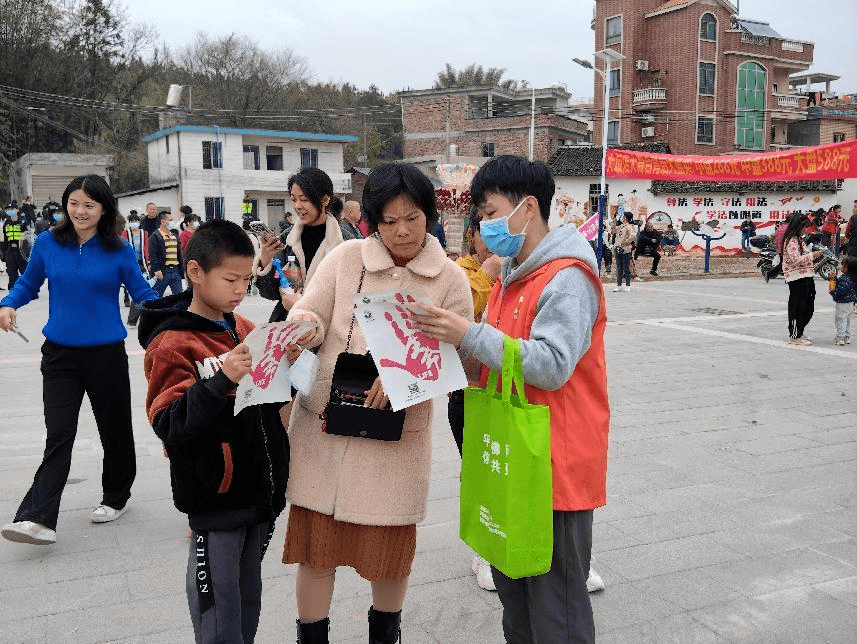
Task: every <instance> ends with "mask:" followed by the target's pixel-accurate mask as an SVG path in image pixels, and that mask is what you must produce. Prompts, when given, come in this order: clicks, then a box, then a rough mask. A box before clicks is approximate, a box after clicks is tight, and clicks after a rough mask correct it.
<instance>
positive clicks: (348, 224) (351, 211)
mask: <svg viewBox="0 0 857 644" xmlns="http://www.w3.org/2000/svg"><path fill="white" fill-rule="evenodd" d="M361 218H362V215H361V213H360V204H359V203H358V202H356V201H346V202H345V206H344V207H343V209H342V219H341V220H340V222H339V228H340V230H342V239H344V240H345V241H348V240H349V239H363V231H362V230H360V220H361Z"/></svg>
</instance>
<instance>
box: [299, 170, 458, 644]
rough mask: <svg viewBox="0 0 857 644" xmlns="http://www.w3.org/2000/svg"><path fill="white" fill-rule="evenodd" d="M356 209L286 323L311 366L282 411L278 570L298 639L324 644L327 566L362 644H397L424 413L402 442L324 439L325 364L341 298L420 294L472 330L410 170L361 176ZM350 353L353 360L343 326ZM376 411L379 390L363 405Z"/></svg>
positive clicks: (426, 200) (422, 464)
mask: <svg viewBox="0 0 857 644" xmlns="http://www.w3.org/2000/svg"><path fill="white" fill-rule="evenodd" d="M363 210H364V212H365V213H366V217H367V220H368V223H369V227H370V233H374V234H371V235H370V237H368V238H366V239H363V240H352V241H347V242H344V243H342V244H340V245H339V246H337V247H336V248H334V249H333V250H331V251H330V253H329V254H328V255H327V257H325V259H324V261H323V262H322V263H321V264H320V265H319V266H318V268H317V270H316V271H315V275H314V276H313V279H312V281H311V282H310V284H309V285H308V286H307V288H306V290H305V291H304V295H303V297H302V298H301V299H300V300H299V301H298V302H297V303H296V304H295V305H294V307H293V308H292V310H291V312H290V315H289V319H292V320H296V319H303V320H311V321H314V322H315V323H316V324H317V331H316V332H315V335H314V337H312V338H311V339H309V340H307V341H306V346H309V347H318V358H319V360H320V362H321V366H320V369H319V373H318V377H317V379H316V382H315V386H314V387H313V389H312V393H311V394H310V395H309V396H303V395H299V396H298V397H297V399H296V402H295V404H294V406H293V411H292V416H291V421H290V423H289V435H290V443H291V464H290V475H289V485H288V499H289V501H290V502H291V504H292V508H291V512H290V514H289V525H288V532H287V535H286V546H285V552H284V555H283V562H284V563H298V564H300V565H299V568H298V573H297V582H296V584H297V588H296V596H297V604H298V616H299V618H300V619H299V620H298V634H299V641H301V642H327V641H328V640H327V632H328V628H329V619H328V615H329V612H330V602H331V597H332V594H333V583H334V575H335V571H336V568H337V567H338V566H350V567H353V568H355V570H356V571H357V572H358V574H360V575H361V576H362V577H364V578H365V579H367V580H369V581H370V582H371V585H372V599H373V605H372V607H371V608H370V610H369V630H370V641H372V642H390V643H393V642H397V641H398V632H399V622H400V617H401V609H402V605H403V604H404V599H405V593H406V591H407V585H408V576H409V575H410V568H411V562H412V561H413V557H414V552H415V547H416V524H417V523H418V522H419V521H421V520H422V519H423V517H424V516H425V511H426V500H427V498H428V486H429V471H430V466H431V421H432V413H433V409H432V403H431V402H424V403H420V404H418V405H414V406H412V407H409V408H408V409H407V412H406V415H405V422H404V430H403V432H402V438H401V440H400V441H398V442H385V441H378V440H371V439H365V438H352V437H343V436H335V435H330V434H326V433H324V432H323V431H322V421H321V420H320V418H319V414H321V412H322V411H323V410H324V407H325V405H326V404H327V401H328V397H329V392H330V382H331V377H332V372H333V368H334V365H335V363H336V358H337V356H338V355H339V353H340V352H342V351H345V350H346V344H347V342H348V334H349V329H350V328H351V327H352V324H351V323H352V318H353V309H354V304H353V300H352V298H353V296H354V294H355V293H357V291H358V286H359V285H360V280H361V276H362V279H363V282H362V287H360V291H361V292H364V293H369V292H372V291H380V290H385V289H393V288H395V289H402V290H407V291H412V292H413V291H418V290H419V291H422V292H424V293H425V294H426V295H427V296H428V297H429V299H431V301H432V302H434V303H435V305H436V306H438V307H441V308H445V309H448V310H450V311H455V312H456V313H458V314H459V315H462V316H465V317H467V318H468V319H472V316H473V300H472V297H471V294H470V286H469V283H468V280H467V276H466V275H465V273H464V271H462V270H461V268H460V267H459V266H457V265H456V264H455V263H454V262H452V261H451V260H449V259H447V257H446V253H445V252H444V250H443V249H442V248H441V246H440V244H439V243H438V241H437V240H436V239H435V238H434V237H432V236H431V235H430V234H428V230H430V229H431V227H432V226H433V225H434V223H435V222H436V221H437V220H438V213H437V210H436V206H435V201H434V190H433V188H432V186H431V183H430V182H429V180H428V179H427V178H426V177H425V176H424V175H423V174H422V173H421V172H419V170H416V169H415V168H413V167H412V166H407V165H403V164H386V165H382V166H379V167H377V168H375V169H374V170H373V171H372V173H371V174H370V175H369V179H368V181H367V184H366V188H365V190H364V193H363ZM348 351H349V352H350V353H365V352H366V351H367V347H366V342H365V340H364V338H363V334H362V332H361V329H360V325H359V324H357V323H356V322H355V323H354V324H353V332H352V335H351V342H350V346H349V348H348ZM387 402H388V398H387V396H385V395H384V392H383V388H382V386H381V383H380V379H378V380H376V382H375V385H374V386H373V387H372V388H371V389H370V390H369V392H368V400H367V404H368V405H369V406H373V407H378V408H382V407H384V406H386V404H387Z"/></svg>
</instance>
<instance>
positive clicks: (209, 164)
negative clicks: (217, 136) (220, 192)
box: [202, 141, 223, 170]
mask: <svg viewBox="0 0 857 644" xmlns="http://www.w3.org/2000/svg"><path fill="white" fill-rule="evenodd" d="M222 146H223V144H222V143H221V142H220V141H203V142H202V167H203V169H204V170H211V169H212V168H222V167H223V152H222V150H223V147H222Z"/></svg>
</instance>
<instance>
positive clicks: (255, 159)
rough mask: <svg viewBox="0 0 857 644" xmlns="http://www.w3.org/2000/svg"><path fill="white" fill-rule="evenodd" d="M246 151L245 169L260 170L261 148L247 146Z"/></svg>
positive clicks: (244, 148)
mask: <svg viewBox="0 0 857 644" xmlns="http://www.w3.org/2000/svg"><path fill="white" fill-rule="evenodd" d="M243 150H244V169H245V170H258V169H259V146H258V145H245V146H244V147H243Z"/></svg>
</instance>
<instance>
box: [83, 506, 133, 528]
mask: <svg viewBox="0 0 857 644" xmlns="http://www.w3.org/2000/svg"><path fill="white" fill-rule="evenodd" d="M127 511H128V504H127V503H126V504H125V507H124V508H122V509H121V510H116V509H114V508H111V507H110V506H109V505H99V506H98V507H97V508H95V509H94V510H93V511H92V514H90V515H89V518H90V520H91V521H92V522H93V523H108V522H110V521H115V520H116V519H118V518H119V517H121V516H122V515H123V514H125V513H126V512H127Z"/></svg>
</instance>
